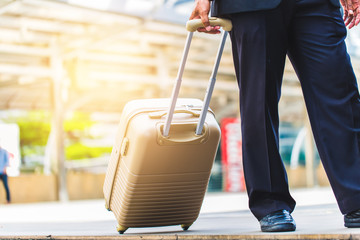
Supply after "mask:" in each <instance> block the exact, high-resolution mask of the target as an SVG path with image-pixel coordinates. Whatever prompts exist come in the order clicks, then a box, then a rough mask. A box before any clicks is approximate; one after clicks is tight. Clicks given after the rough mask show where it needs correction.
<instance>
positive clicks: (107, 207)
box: [105, 202, 111, 212]
mask: <svg viewBox="0 0 360 240" xmlns="http://www.w3.org/2000/svg"><path fill="white" fill-rule="evenodd" d="M105 208H106V210H108V211H109V212H111V209H110V207H109V206H108V205H107V203H106V202H105Z"/></svg>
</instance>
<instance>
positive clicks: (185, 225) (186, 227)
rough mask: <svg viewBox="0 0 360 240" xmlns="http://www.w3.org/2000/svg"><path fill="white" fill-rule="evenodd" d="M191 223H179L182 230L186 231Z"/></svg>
mask: <svg viewBox="0 0 360 240" xmlns="http://www.w3.org/2000/svg"><path fill="white" fill-rule="evenodd" d="M191 225H192V223H190V224H181V228H182V229H183V230H184V231H186V230H188V229H189V227H190V226H191Z"/></svg>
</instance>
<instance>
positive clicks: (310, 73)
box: [289, 0, 360, 214]
mask: <svg viewBox="0 0 360 240" xmlns="http://www.w3.org/2000/svg"><path fill="white" fill-rule="evenodd" d="M293 23H294V24H293V25H292V26H291V30H292V32H291V34H289V42H290V45H289V57H290V59H291V61H292V63H293V65H294V68H295V70H296V72H297V74H298V76H299V79H300V82H301V85H302V89H303V93H304V97H305V101H306V106H307V109H308V113H309V117H310V122H311V126H312V129H313V133H314V137H315V140H316V144H317V147H318V150H319V154H320V157H321V160H322V162H323V165H324V168H325V170H326V173H327V175H328V178H329V181H330V183H331V186H332V188H333V190H334V193H335V196H336V199H337V201H338V204H339V207H340V210H341V212H342V213H343V214H346V213H349V212H352V211H355V210H358V209H360V174H359V169H360V98H359V91H358V88H357V84H356V79H355V76H354V73H353V70H352V66H351V63H350V59H349V56H348V54H347V52H346V47H345V43H344V39H345V37H346V29H345V27H344V23H343V20H342V17H341V15H340V12H339V9H337V8H335V7H334V6H332V5H331V4H330V3H329V1H327V0H302V1H298V2H297V15H296V16H295V20H294V21H293Z"/></svg>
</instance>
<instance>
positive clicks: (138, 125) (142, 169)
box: [103, 22, 228, 233]
mask: <svg viewBox="0 0 360 240" xmlns="http://www.w3.org/2000/svg"><path fill="white" fill-rule="evenodd" d="M216 23H218V22H216ZM220 24H222V23H220ZM226 24H228V22H226ZM223 28H224V29H225V27H224V26H223ZM195 29H196V28H195ZM226 34H227V32H226V31H224V34H223V40H222V42H221V44H220V47H219V52H218V56H217V61H216V63H215V66H214V70H213V74H212V77H211V78H210V84H209V87H208V91H207V94H206V97H205V100H204V102H203V101H201V100H198V99H181V98H180V99H177V96H178V93H179V88H180V84H181V76H182V72H183V69H184V64H185V61H186V57H187V53H188V49H189V46H190V42H191V38H192V31H191V32H189V36H188V39H187V42H186V46H185V50H184V55H183V59H182V63H181V66H180V69H179V74H178V78H177V79H176V84H175V88H174V91H173V95H172V98H171V99H145V100H134V101H131V102H129V103H128V104H126V106H125V108H124V110H123V113H122V116H121V119H120V124H119V127H118V132H117V137H116V140H115V143H114V147H113V150H112V153H111V159H110V162H109V165H108V169H107V172H106V177H105V183H104V187H103V191H104V196H105V201H106V208H107V209H108V210H111V211H112V212H113V213H114V215H115V217H116V219H117V222H118V228H117V230H118V232H119V233H124V232H125V231H126V230H127V229H128V228H135V227H155V226H169V225H181V227H182V228H183V229H184V230H187V229H188V228H189V227H190V226H191V225H192V223H193V222H194V221H195V220H196V219H197V217H198V215H199V212H200V208H201V205H202V202H203V198H204V194H205V192H206V188H207V184H208V181H209V177H210V172H211V167H212V164H213V161H214V158H215V154H216V150H217V146H218V144H219V139H220V129H219V126H218V123H217V121H216V119H215V117H214V113H213V112H212V111H211V110H210V109H209V102H210V98H211V94H212V90H213V87H214V83H215V76H216V72H217V69H218V65H219V61H220V57H221V54H222V50H223V47H224V43H225V40H226ZM169 106H170V107H169Z"/></svg>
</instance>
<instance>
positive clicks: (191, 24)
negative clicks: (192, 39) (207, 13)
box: [186, 17, 232, 32]
mask: <svg viewBox="0 0 360 240" xmlns="http://www.w3.org/2000/svg"><path fill="white" fill-rule="evenodd" d="M209 22H210V25H211V26H221V27H222V28H223V29H224V31H227V32H229V31H231V29H232V23H231V21H230V20H229V19H223V18H216V17H210V18H209ZM199 27H204V24H203V23H202V21H201V19H193V20H189V21H188V22H187V23H186V29H187V30H188V31H189V32H195V31H196V30H197V29H198V28H199Z"/></svg>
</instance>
